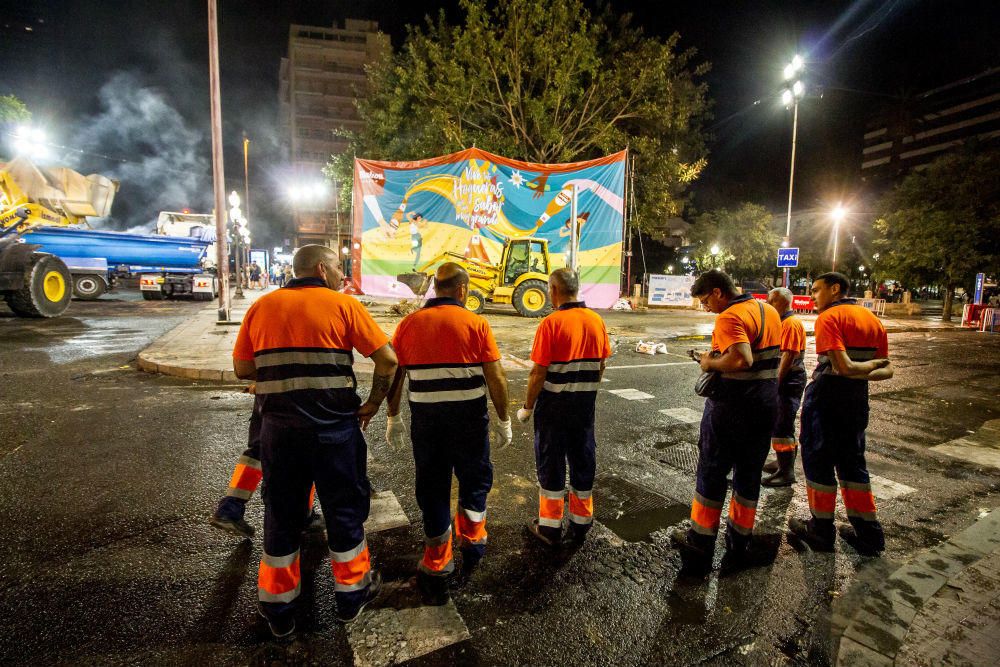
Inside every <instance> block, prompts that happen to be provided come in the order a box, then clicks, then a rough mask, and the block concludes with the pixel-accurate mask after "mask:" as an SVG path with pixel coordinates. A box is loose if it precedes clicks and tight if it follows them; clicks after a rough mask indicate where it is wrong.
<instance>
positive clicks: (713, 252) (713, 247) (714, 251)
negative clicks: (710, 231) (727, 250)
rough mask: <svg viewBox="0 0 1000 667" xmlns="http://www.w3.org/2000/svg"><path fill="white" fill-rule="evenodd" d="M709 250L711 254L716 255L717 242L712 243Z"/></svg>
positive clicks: (717, 249) (717, 251)
mask: <svg viewBox="0 0 1000 667" xmlns="http://www.w3.org/2000/svg"><path fill="white" fill-rule="evenodd" d="M710 251H711V253H712V254H713V255H718V254H719V246H718V244H716V245H713V246H712V247H711V249H710Z"/></svg>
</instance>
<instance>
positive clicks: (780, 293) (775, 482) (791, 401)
mask: <svg viewBox="0 0 1000 667" xmlns="http://www.w3.org/2000/svg"><path fill="white" fill-rule="evenodd" d="M767 302H768V303H769V304H771V305H772V306H774V309H775V310H776V311H778V314H779V315H780V316H781V361H780V362H779V363H778V416H777V418H776V419H775V422H774V431H773V432H772V433H771V448H772V449H773V450H774V454H775V457H776V461H775V462H774V465H773V466H770V464H768V465H765V466H764V472H766V473H770V474H768V476H767V477H765V478H763V479H762V480H760V483H761V484H763V485H764V486H770V487H779V486H791V485H792V484H794V483H795V450H796V440H795V415H796V414H797V413H798V411H799V403H800V402H801V401H802V391H803V390H804V389H805V388H806V367H805V354H806V330H805V328H804V327H803V326H802V322H801V321H800V320H799V318H797V317H796V316H795V313H794V312H793V311H792V292H791V291H790V290H789V289H788V288H787V287H776V288H775V289H773V290H771V291H770V292H769V293H768V295H767Z"/></svg>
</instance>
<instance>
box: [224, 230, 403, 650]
mask: <svg viewBox="0 0 1000 667" xmlns="http://www.w3.org/2000/svg"><path fill="white" fill-rule="evenodd" d="M292 265H293V268H294V271H295V276H296V277H295V279H294V280H292V281H290V282H289V283H288V284H286V285H285V286H284V287H282V288H281V289H279V290H277V291H274V292H271V293H270V294H266V295H264V296H263V297H261V298H260V299H258V300H257V301H256V302H255V303H254V304H253V305H252V306H250V308H249V309H248V310H247V313H246V315H245V316H244V318H243V324H242V326H241V327H240V332H239V335H238V337H237V339H236V346H235V348H234V350H233V367H234V369H235V371H236V376H237V377H239V378H242V379H248V380H255V381H256V392H257V396H258V400H260V412H261V416H262V423H261V431H260V454H261V459H260V461H261V469H262V473H263V483H264V555H263V557H262V558H261V562H260V571H259V573H258V578H257V596H258V600H259V610H260V613H261V615H262V616H264V617H265V618H266V619H267V621H268V624H269V625H270V628H271V632H272V633H273V634H274V635H275V636H276V637H285V636H288V635H290V634H291V633H292V632H294V630H295V618H294V610H295V605H296V601H297V598H298V595H299V592H300V590H301V583H302V576H301V572H300V564H299V545H300V541H301V531H302V513H303V511H302V508H303V507H305V506H306V502H307V499H308V496H309V487H310V484H311V483H313V482H315V484H316V493H317V495H318V496H319V502H320V506H321V507H322V508H323V511H324V516H325V517H326V532H327V540H328V542H329V546H330V558H331V561H332V569H333V578H334V592H335V596H336V601H337V611H336V616H337V619H338V620H340V621H341V622H344V623H349V622H351V621H353V620H354V619H355V618H357V617H358V615H359V614H360V613H361V611H362V610H363V609H364V607H365V605H367V604H368V603H369V602H371V601H372V600H373V599H374V598H375V597H376V596H377V595H378V592H379V589H380V587H381V577H379V576H378V574H377V573H374V572H373V570H372V568H371V561H370V557H369V552H368V544H367V541H366V540H365V531H364V521H365V519H367V518H368V512H369V508H370V505H369V498H370V495H371V485H370V484H369V482H368V474H367V445H366V443H365V439H364V436H363V435H362V434H361V429H362V428H364V427H365V426H367V424H368V422H369V420H370V419H371V418H372V416H373V415H374V414H375V413H376V412H377V411H378V408H379V405H380V404H381V402H382V400H383V399H384V398H385V396H386V394H387V393H388V391H389V387H390V384H391V381H392V377H393V375H394V374H395V372H396V355H395V353H393V351H392V347H391V346H390V345H389V341H388V338H387V337H386V335H385V334H384V333H383V332H382V331H381V330H380V329H379V328H378V326H377V325H376V324H375V322H374V320H372V318H371V315H369V314H368V311H366V310H365V308H364V307H363V306H362V305H361V303H360V302H359V301H357V300H356V299H354V298H353V297H350V296H347V295H344V294H340V293H338V292H337V291H335V290H336V289H337V288H339V287H340V286H341V284H342V282H343V276H342V274H341V273H340V270H339V268H338V258H337V253H336V252H335V251H333V250H331V249H330V248H327V247H325V246H319V245H307V246H303V247H301V248H299V249H298V250H297V251H296V252H295V255H294V257H293V259H292ZM355 349H356V350H358V351H359V352H360V353H361V354H363V355H365V356H368V357H371V359H372V360H373V361H374V362H375V370H374V374H373V377H372V388H371V392H370V393H369V396H368V400H367V401H366V402H365V403H364V404H361V399H360V398H359V397H358V394H357V390H356V387H357V381H356V379H355V377H354V369H353V360H354V357H353V353H352V350H355Z"/></svg>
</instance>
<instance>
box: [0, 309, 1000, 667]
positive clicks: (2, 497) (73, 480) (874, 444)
mask: <svg viewBox="0 0 1000 667" xmlns="http://www.w3.org/2000/svg"><path fill="white" fill-rule="evenodd" d="M135 296H136V295H134V294H133V295H132V296H129V295H128V294H127V293H126V295H125V296H122V297H116V298H115V299H113V300H112V299H102V300H101V301H99V302H96V303H81V302H74V303H73V304H72V307H71V311H70V313H69V316H68V317H64V318H60V319H57V320H48V321H38V320H31V321H29V320H18V319H15V318H13V317H10V316H8V315H7V313H6V312H4V311H3V310H2V309H0V377H2V379H3V385H2V386H3V390H2V401H0V526H2V527H3V538H2V539H0V609H3V610H4V613H3V614H0V663H4V664H9V663H16V664H70V663H72V664H81V663H85V664H140V663H142V664H150V663H152V664H274V663H277V664H351V662H352V660H353V656H352V647H351V645H350V644H349V643H348V638H347V635H346V633H345V632H344V630H343V629H342V628H341V627H340V626H338V625H337V624H336V623H335V621H334V620H333V614H332V609H331V603H332V599H333V595H332V593H333V591H332V583H331V581H330V576H329V565H328V561H327V560H326V551H325V548H324V545H323V544H322V543H321V542H312V543H310V544H309V545H308V546H307V547H306V548H304V551H303V570H304V585H303V598H302V599H303V605H302V607H303V609H302V614H301V617H300V619H299V626H300V628H301V629H302V630H303V633H302V636H301V637H300V639H298V640H297V641H296V642H294V643H292V644H291V645H281V644H276V643H275V642H272V641H270V640H269V638H268V637H269V636H268V633H267V630H266V627H264V626H263V625H262V624H261V622H260V621H259V619H257V618H256V616H255V600H256V569H257V562H258V559H259V557H260V541H259V538H258V539H256V540H254V541H253V542H240V541H237V540H235V539H233V538H231V537H228V536H226V535H224V534H221V533H218V532H217V531H215V530H214V529H212V528H210V527H209V526H208V525H207V524H206V522H205V518H206V517H207V515H208V513H209V512H210V511H211V510H212V509H213V508H214V505H215V502H216V501H217V499H218V497H219V495H220V493H221V492H222V491H223V490H224V488H225V486H226V483H227V481H228V478H229V475H230V473H231V470H232V466H233V464H234V463H235V460H236V458H237V457H238V456H239V454H240V452H241V450H242V449H243V447H244V441H245V433H246V420H247V417H248V414H249V409H250V405H251V399H250V397H249V396H247V395H245V394H242V393H240V392H239V388H238V387H235V386H220V385H210V384H206V383H197V382H188V381H183V380H179V379H173V378H166V377H161V376H153V375H147V374H144V373H140V372H137V371H136V370H135V365H134V358H135V356H136V354H137V353H138V351H139V350H141V349H142V348H143V347H145V346H146V345H147V344H148V343H149V342H151V341H152V340H153V339H154V338H155V337H156V336H158V335H160V334H161V333H163V332H166V331H168V330H169V329H170V328H171V327H173V326H175V325H176V324H177V323H179V322H180V321H181V320H182V319H183V318H184V317H185V316H187V315H190V314H191V313H193V312H194V311H195V310H196V309H197V308H199V307H200V304H193V303H170V302H143V301H141V300H137V299H136V298H134V297H135ZM890 345H891V347H892V353H893V356H894V358H895V359H896V362H897V365H898V366H899V370H898V371H897V376H896V377H895V378H894V379H893V380H892V381H890V382H887V383H882V384H881V385H878V386H876V387H873V399H872V426H871V428H870V430H869V436H870V441H869V450H870V455H869V464H870V468H871V471H872V473H874V474H876V475H879V476H880V477H882V478H885V479H888V480H890V481H891V482H893V483H895V484H897V485H905V487H912V489H914V491H912V492H909V493H905V494H904V495H901V496H899V497H897V498H894V499H890V500H880V503H879V509H880V513H881V519H882V521H883V523H884V524H885V526H886V530H887V533H888V538H889V540H888V541H889V545H888V551H887V553H886V554H885V556H884V557H883V558H882V559H868V558H862V557H860V556H858V555H857V554H856V553H854V552H853V550H851V549H850V547H847V546H846V545H844V544H843V543H841V544H840V545H839V548H838V552H837V553H836V554H835V555H828V554H813V553H809V552H805V553H799V552H797V551H796V550H794V549H793V548H792V547H791V546H790V545H789V544H788V543H787V542H786V541H784V540H782V539H781V537H780V529H781V527H782V526H783V525H784V522H785V521H786V520H787V517H788V516H789V515H793V514H799V515H803V516H804V515H805V512H806V509H805V502H804V490H803V488H802V486H801V485H799V486H797V487H795V488H794V490H787V489H786V490H777V491H767V492H765V493H764V495H763V496H762V501H761V504H760V510H759V515H758V521H759V524H758V526H759V533H760V534H761V535H762V539H763V542H764V544H767V545H770V546H771V548H773V549H774V550H776V558H775V561H774V563H773V565H771V566H768V567H760V568H756V569H752V570H747V571H744V572H740V573H734V574H729V575H727V576H719V575H713V576H712V577H710V578H709V579H708V580H706V581H692V580H688V579H683V578H678V576H677V570H678V567H679V562H678V559H677V556H676V554H675V553H674V552H673V551H672V550H671V549H670V548H669V547H668V546H667V541H668V540H667V538H668V535H669V531H670V530H672V529H673V527H674V526H676V525H677V524H678V522H679V521H680V520H682V519H683V518H684V517H685V516H686V514H687V503H688V501H689V499H690V497H691V492H692V490H693V485H694V481H693V475H692V473H691V468H690V466H691V465H692V464H693V457H692V447H693V445H694V443H695V442H696V440H697V424H696V423H691V424H686V423H681V422H680V421H677V420H676V419H674V418H672V417H669V416H667V415H665V414H662V413H660V412H659V410H662V409H672V408H689V409H691V410H693V411H696V412H700V409H701V399H699V398H697V397H696V396H694V394H693V392H691V391H690V388H691V386H692V385H693V382H694V379H695V377H696V374H697V373H696V368H695V367H694V364H693V363H692V362H689V361H686V360H685V359H684V357H683V356H682V355H683V352H684V350H685V349H686V348H687V347H690V346H691V344H682V343H675V344H671V345H670V354H667V355H659V356H656V357H648V356H643V355H638V354H635V353H634V352H630V351H628V350H627V349H624V348H625V346H624V345H623V346H622V349H621V350H620V351H619V352H618V354H616V356H615V357H614V359H613V360H612V362H611V365H612V368H611V369H609V370H608V372H607V374H606V379H607V382H605V383H604V387H605V389H607V390H615V389H637V390H640V391H643V392H646V393H647V394H650V395H652V398H649V399H645V400H626V399H625V398H622V397H619V396H617V395H613V394H611V393H607V392H602V394H601V396H600V398H599V403H598V405H599V408H598V410H599V412H598V433H599V457H598V467H599V471H598V473H599V478H598V484H597V488H596V490H595V498H596V500H595V504H596V508H595V509H596V514H597V517H598V519H599V523H598V525H597V526H595V530H594V531H593V532H592V534H591V535H592V537H591V539H589V540H588V542H587V544H586V545H585V546H584V547H583V548H581V549H580V550H579V551H576V552H569V551H566V552H561V553H559V554H557V555H551V554H548V553H547V552H544V551H542V550H541V549H539V548H538V547H536V546H535V544H534V543H532V542H531V540H530V539H529V538H528V537H527V536H526V534H525V532H524V530H523V526H524V524H526V523H527V522H528V521H529V520H530V519H531V517H532V516H533V515H534V512H535V510H536V502H537V500H536V498H537V495H536V494H537V491H536V488H537V487H536V485H535V477H534V473H533V459H532V454H531V443H530V435H529V431H528V428H527V427H525V426H520V425H517V424H515V442H514V444H513V445H512V446H511V447H509V448H508V449H506V450H504V451H501V452H496V453H495V455H494V466H495V485H494V486H495V488H494V491H493V493H492V494H491V497H490V518H489V530H490V553H489V557H488V559H487V560H486V561H485V562H484V563H483V566H482V567H481V570H480V571H479V572H478V573H477V575H476V577H475V578H474V579H473V580H472V581H471V582H470V583H469V584H468V585H467V586H466V587H465V588H464V589H462V590H461V591H459V592H457V593H456V595H455V603H456V607H457V609H458V612H459V613H460V614H461V616H462V618H463V620H464V622H465V624H466V626H467V627H468V629H469V632H470V633H471V639H469V640H467V641H464V642H460V643H458V644H455V645H452V646H451V647H449V648H446V649H442V650H440V651H438V652H436V653H432V654H430V655H427V656H424V657H423V658H418V659H416V660H413V661H411V662H410V663H408V664H413V665H452V664H459V665H462V664H468V665H568V664H573V665H659V664H706V665H733V664H746V665H757V664H783V663H785V662H787V663H790V664H827V663H829V662H830V661H831V656H832V655H833V651H835V646H836V640H837V637H838V631H839V628H840V624H841V623H842V621H843V613H844V612H845V611H849V610H851V609H853V607H854V606H855V605H856V604H857V600H858V597H859V596H860V595H862V594H863V592H864V589H865V584H866V582H874V581H877V580H879V579H880V578H881V577H883V576H884V575H885V574H886V573H888V572H891V571H892V570H893V569H894V568H895V567H896V565H898V564H899V563H900V562H901V561H903V560H905V559H906V558H907V557H908V556H909V555H910V554H912V553H913V551H915V550H918V549H921V548H923V547H925V546H928V545H931V544H934V543H936V542H937V541H938V540H940V539H942V538H943V537H944V536H946V535H950V534H952V533H954V532H956V531H957V530H959V529H960V528H962V527H964V526H966V525H968V524H970V523H971V522H972V521H973V520H974V519H975V518H976V516H977V513H978V511H979V509H980V508H986V507H988V508H992V507H994V506H996V505H998V504H1000V502H998V499H1000V471H997V470H993V469H988V468H980V467H977V466H974V465H970V464H966V463H963V462H960V461H952V460H948V459H946V458H945V457H943V456H940V455H937V454H934V453H933V452H930V451H928V449H929V447H931V446H933V445H936V444H940V443H943V442H946V441H948V440H951V439H954V438H957V437H960V436H962V435H965V434H967V433H968V432H969V431H975V430H976V429H978V428H979V427H980V426H981V425H982V423H983V422H984V421H986V420H988V419H996V418H997V417H998V412H1000V409H998V406H997V404H996V396H997V395H998V393H1000V379H998V378H1000V372H998V371H1000V344H998V342H997V341H996V339H995V338H984V337H980V336H978V335H976V334H972V333H969V332H955V333H934V334H923V333H913V334H897V335H893V336H891V337H890ZM505 351H506V352H511V353H513V354H516V355H518V356H526V355H525V354H524V352H525V351H524V350H505ZM808 363H809V364H810V365H811V364H812V363H813V361H812V360H809V361H808ZM651 364H655V365H651ZM626 367H628V368H626ZM525 380H526V374H525V373H512V374H510V381H511V393H512V397H514V399H515V400H518V399H520V398H521V397H523V392H524V386H525ZM362 382H364V379H362ZM366 391H367V389H366V388H363V390H362V393H363V394H364V393H365V392H366ZM384 423H385V422H384V412H383V413H382V414H381V415H380V416H379V417H378V418H377V420H376V421H374V422H373V424H372V426H371V427H370V429H369V441H370V443H371V449H372V453H373V457H374V458H373V461H372V463H371V466H370V475H371V478H372V483H373V486H374V487H375V488H376V490H391V491H393V492H394V493H395V494H396V496H397V497H398V499H399V501H400V503H401V504H402V506H403V509H404V510H405V512H406V514H407V516H408V517H409V519H410V521H411V522H412V525H411V526H409V527H406V528H399V529H394V530H391V531H386V532H382V533H377V534H374V535H372V536H370V538H369V544H370V547H371V550H372V553H373V557H374V559H375V561H376V563H377V564H378V565H379V566H380V567H381V568H382V570H383V572H384V574H385V577H386V579H387V580H388V581H394V582H403V583H405V582H407V581H408V580H410V579H411V578H412V577H413V574H414V567H415V563H416V560H417V557H418V553H419V550H420V547H421V539H422V538H421V531H420V525H419V512H418V510H417V507H416V503H415V500H414V498H413V481H412V461H411V459H410V457H409V456H407V455H405V454H400V453H396V452H390V451H388V449H387V447H386V445H385V444H384V442H383V440H382V437H381V434H382V433H383V431H384ZM248 520H249V521H250V523H251V524H252V525H255V526H258V527H259V526H260V525H261V508H260V503H259V499H258V498H257V497H255V498H254V499H253V500H252V501H251V503H250V506H249V511H248ZM719 553H720V555H721V550H720V552H719ZM390 604H395V603H393V602H390Z"/></svg>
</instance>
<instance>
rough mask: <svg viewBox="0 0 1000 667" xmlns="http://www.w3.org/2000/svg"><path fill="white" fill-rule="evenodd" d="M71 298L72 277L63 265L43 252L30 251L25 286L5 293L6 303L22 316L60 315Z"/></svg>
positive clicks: (60, 261)
mask: <svg viewBox="0 0 1000 667" xmlns="http://www.w3.org/2000/svg"><path fill="white" fill-rule="evenodd" d="M72 298H73V276H72V275H70V272H69V269H68V268H66V264H65V263H64V262H63V261H62V260H61V259H59V258H58V257H56V256H55V255H49V254H46V253H41V252H37V253H32V254H31V258H30V264H29V265H28V267H27V268H26V269H25V271H24V285H23V286H22V287H21V289H19V290H17V291H16V292H11V293H9V294H8V295H7V305H8V306H10V309H11V310H13V311H14V313H15V314H16V315H20V316H21V317H59V316H60V315H62V314H63V313H65V312H66V309H67V308H69V301H70V299H72Z"/></svg>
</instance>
